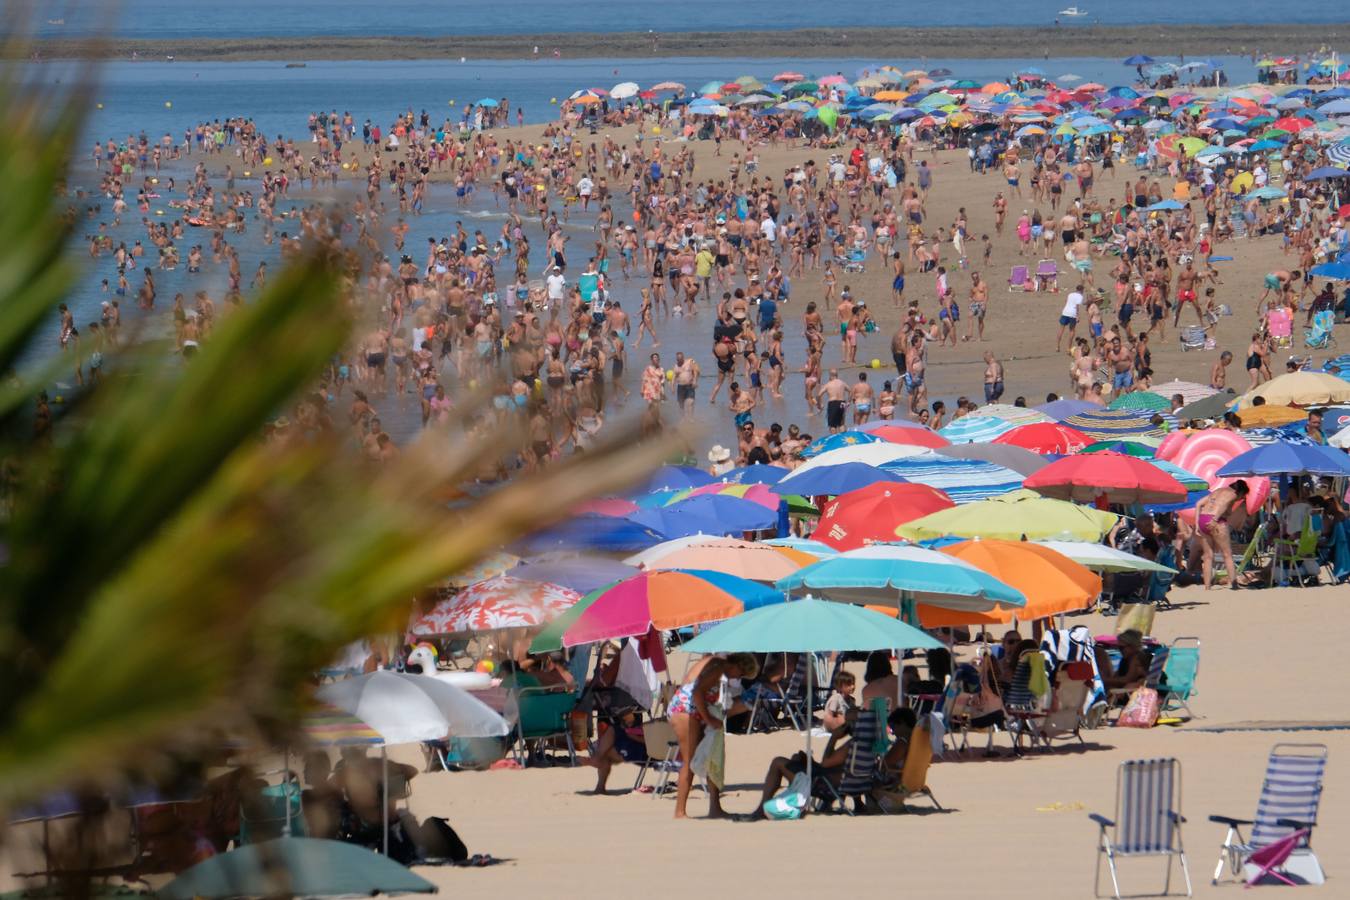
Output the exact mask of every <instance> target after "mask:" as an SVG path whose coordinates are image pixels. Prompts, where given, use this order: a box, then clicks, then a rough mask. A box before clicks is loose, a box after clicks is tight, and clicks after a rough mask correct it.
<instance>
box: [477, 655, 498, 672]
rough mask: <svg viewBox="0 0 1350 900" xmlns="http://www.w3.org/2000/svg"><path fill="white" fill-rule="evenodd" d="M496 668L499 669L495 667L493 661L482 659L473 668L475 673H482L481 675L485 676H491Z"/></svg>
mask: <svg viewBox="0 0 1350 900" xmlns="http://www.w3.org/2000/svg"><path fill="white" fill-rule="evenodd" d="M496 668H497V667H496V666H495V665H493V663H492V660H490V659H480V660H479V661H478V665H476V666H474V667H473V670H474V671H475V672H481V673H482V674H484V675H491V674H492V673H493V671H495V670H496Z"/></svg>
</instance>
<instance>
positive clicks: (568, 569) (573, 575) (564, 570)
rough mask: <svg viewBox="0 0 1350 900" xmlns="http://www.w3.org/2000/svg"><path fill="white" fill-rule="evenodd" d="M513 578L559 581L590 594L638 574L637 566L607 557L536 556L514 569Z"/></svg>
mask: <svg viewBox="0 0 1350 900" xmlns="http://www.w3.org/2000/svg"><path fill="white" fill-rule="evenodd" d="M509 574H510V576H511V577H512V578H518V579H520V580H521V581H540V582H546V583H548V584H556V585H559V586H561V587H565V588H567V589H568V590H572V591H576V592H577V593H578V594H589V593H590V592H591V591H593V590H595V589H596V588H598V587H603V586H604V585H606V584H610V583H612V582H615V581H618V580H619V579H621V578H629V577H631V576H633V575H636V574H637V569H636V568H635V567H633V566H629V565H625V564H624V563H621V562H615V561H614V560H612V559H606V558H604V557H603V556H575V557H560V558H557V559H534V560H530V561H528V562H523V563H521V564H520V565H518V566H516V567H515V568H514V569H511V570H510V572H509Z"/></svg>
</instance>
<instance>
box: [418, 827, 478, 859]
mask: <svg viewBox="0 0 1350 900" xmlns="http://www.w3.org/2000/svg"><path fill="white" fill-rule="evenodd" d="M415 843H416V845H417V850H418V854H419V855H420V857H421V858H422V859H448V860H450V861H451V862H457V863H460V862H464V860H466V859H468V858H469V848H468V847H466V846H464V841H463V840H461V839H460V837H459V835H458V834H456V833H455V829H453V828H451V827H450V823H449V822H447V821H446V820H445V819H442V818H440V817H439V816H433V817H431V818H429V819H427V820H426V821H424V822H423V823H422V827H421V829H419V834H417V835H416V841H415Z"/></svg>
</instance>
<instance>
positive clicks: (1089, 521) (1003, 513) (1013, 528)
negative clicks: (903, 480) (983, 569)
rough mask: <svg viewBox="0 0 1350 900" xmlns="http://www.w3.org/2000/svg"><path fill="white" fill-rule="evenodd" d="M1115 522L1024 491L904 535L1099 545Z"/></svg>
mask: <svg viewBox="0 0 1350 900" xmlns="http://www.w3.org/2000/svg"><path fill="white" fill-rule="evenodd" d="M1116 518H1117V517H1116V516H1115V515H1113V514H1112V513H1108V512H1102V511H1101V510H1097V509H1091V508H1089V507H1086V506H1079V505H1078V504H1076V503H1068V502H1065V501H1063V500H1053V499H1051V498H1049V497H1042V496H1041V495H1040V494H1038V493H1036V492H1035V491H1028V490H1021V491H1013V492H1012V493H1010V494H1004V495H1003V496H1001V497H994V498H991V499H989V500H983V501H981V502H979V503H968V504H966V505H965V506H958V507H956V508H955V509H944V510H943V511H942V512H936V513H933V514H932V515H929V516H924V517H923V518H922V519H915V520H914V521H913V522H910V523H909V524H907V525H901V526H900V528H899V532H900V536H901V537H904V538H908V539H910V540H915V541H922V540H930V539H932V538H940V537H986V538H1005V539H1007V540H1012V541H1015V540H1020V539H1021V538H1023V537H1026V538H1027V539H1028V540H1033V541H1034V540H1040V539H1043V538H1053V539H1065V540H1079V541H1099V540H1101V539H1102V536H1103V535H1104V534H1106V533H1107V532H1108V531H1110V530H1111V528H1112V526H1114V525H1115V524H1116Z"/></svg>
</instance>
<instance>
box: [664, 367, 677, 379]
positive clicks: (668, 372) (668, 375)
mask: <svg viewBox="0 0 1350 900" xmlns="http://www.w3.org/2000/svg"><path fill="white" fill-rule="evenodd" d="M674 380H675V370H674V369H666V381H674Z"/></svg>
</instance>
